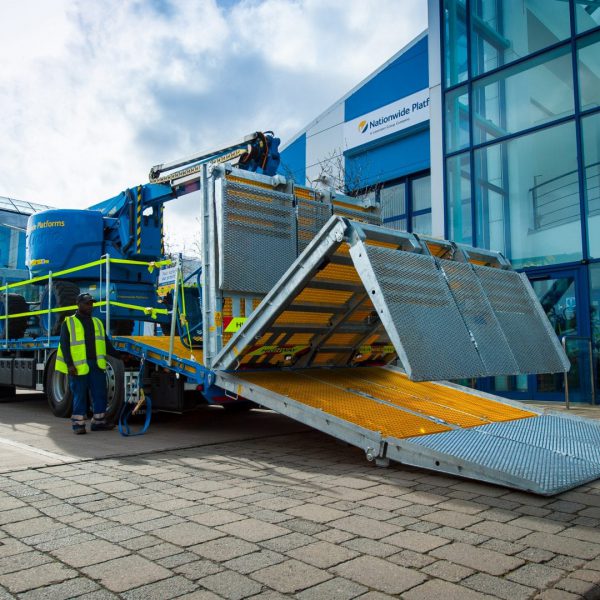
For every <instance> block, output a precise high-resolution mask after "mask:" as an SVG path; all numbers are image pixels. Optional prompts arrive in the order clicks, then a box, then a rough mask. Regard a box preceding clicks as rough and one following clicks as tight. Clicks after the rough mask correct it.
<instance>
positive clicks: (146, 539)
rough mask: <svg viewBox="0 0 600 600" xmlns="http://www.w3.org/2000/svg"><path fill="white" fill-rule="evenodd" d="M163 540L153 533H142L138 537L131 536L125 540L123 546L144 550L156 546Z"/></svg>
mask: <svg viewBox="0 0 600 600" xmlns="http://www.w3.org/2000/svg"><path fill="white" fill-rule="evenodd" d="M161 541H162V540H159V539H158V538H156V537H154V536H153V535H142V536H140V537H137V538H131V539H130V540H123V541H122V542H121V546H124V547H125V548H128V549H129V550H142V549H144V548H149V547H150V546H156V545H157V544H159V543H160V542H161Z"/></svg>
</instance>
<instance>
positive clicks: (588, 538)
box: [560, 527, 600, 544]
mask: <svg viewBox="0 0 600 600" xmlns="http://www.w3.org/2000/svg"><path fill="white" fill-rule="evenodd" d="M560 535H564V536H565V537H568V538H574V539H576V540H583V541H585V542H593V543H595V544H600V531H598V529H594V528H592V527H569V528H568V529H565V530H563V531H561V532H560Z"/></svg>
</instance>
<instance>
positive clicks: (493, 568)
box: [431, 542, 524, 575]
mask: <svg viewBox="0 0 600 600" xmlns="http://www.w3.org/2000/svg"><path fill="white" fill-rule="evenodd" d="M431 554H432V555H433V556H435V557H437V558H442V559H445V560H449V561H451V562H454V563H457V564H459V565H464V566H465V567H469V568H471V569H475V570H476V571H483V572H485V573H489V574H490V575H502V574H504V573H507V572H508V571H512V570H513V569H516V568H517V567H520V566H521V565H522V564H523V562H524V561H523V560H521V559H519V558H514V557H512V556H505V555H503V554H500V553H499V552H494V551H493V550H485V549H482V548H477V547H475V546H470V545H469V544H463V543H460V542H459V543H455V544H448V545H446V546H442V547H440V548H436V549H434V550H432V551H431Z"/></svg>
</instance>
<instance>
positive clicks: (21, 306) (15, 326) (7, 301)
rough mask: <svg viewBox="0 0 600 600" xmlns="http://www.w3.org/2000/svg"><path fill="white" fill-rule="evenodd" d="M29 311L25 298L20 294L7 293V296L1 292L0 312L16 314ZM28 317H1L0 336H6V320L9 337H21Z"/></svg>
mask: <svg viewBox="0 0 600 600" xmlns="http://www.w3.org/2000/svg"><path fill="white" fill-rule="evenodd" d="M26 312H29V305H28V304H27V300H25V298H23V296H21V295H20V294H8V298H7V297H6V296H5V295H4V294H2V296H0V314H2V315H6V314H9V315H18V314H21V313H26ZM27 320H28V317H17V318H16V319H2V320H1V321H0V338H5V337H6V327H7V322H8V337H9V339H17V338H20V337H23V334H24V333H25V330H26V329H27Z"/></svg>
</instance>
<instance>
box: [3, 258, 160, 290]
mask: <svg viewBox="0 0 600 600" xmlns="http://www.w3.org/2000/svg"><path fill="white" fill-rule="evenodd" d="M109 261H110V262H111V263H115V264H121V265H146V266H147V267H148V271H150V273H152V271H153V270H154V269H155V268H157V267H164V266H166V265H170V264H171V263H172V261H171V260H170V259H165V260H153V261H150V262H148V261H141V260H127V259H124V258H111V259H109ZM105 263H106V259H104V258H101V259H100V260H94V261H92V262H89V263H86V264H84V265H79V266H78V267H71V268H70V269H65V270H63V271H56V273H52V277H53V278H54V277H62V276H63V275H68V274H69V273H76V272H77V271H82V270H83V269H89V268H90V267H97V266H99V265H103V264H105ZM49 278H50V275H40V276H39V277H34V278H33V279H25V280H24V281H17V282H15V283H9V284H8V285H3V286H1V287H0V292H3V291H5V290H7V289H11V288H15V287H20V286H22V285H29V284H30V283H37V282H38V281H45V280H46V279H49Z"/></svg>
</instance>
